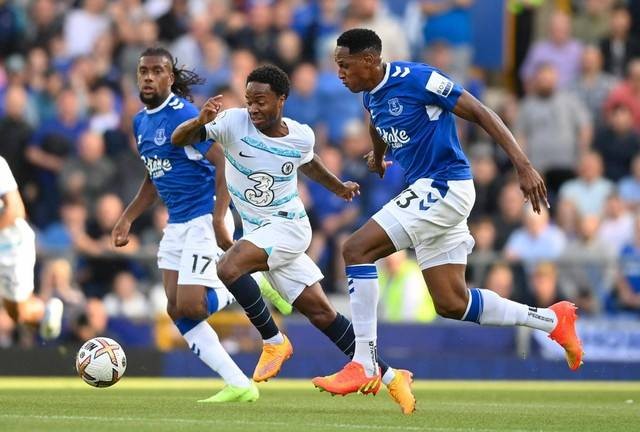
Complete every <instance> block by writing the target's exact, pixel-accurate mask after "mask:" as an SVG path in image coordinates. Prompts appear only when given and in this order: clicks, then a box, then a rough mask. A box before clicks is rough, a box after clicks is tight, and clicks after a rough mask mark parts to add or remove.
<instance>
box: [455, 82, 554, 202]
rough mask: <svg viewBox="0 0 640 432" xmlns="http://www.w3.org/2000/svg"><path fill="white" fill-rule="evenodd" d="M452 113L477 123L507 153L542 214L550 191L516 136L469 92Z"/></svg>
mask: <svg viewBox="0 0 640 432" xmlns="http://www.w3.org/2000/svg"><path fill="white" fill-rule="evenodd" d="M453 113H454V114H455V115H457V116H459V117H462V118H463V119H465V120H468V121H471V122H474V123H477V124H479V125H480V127H482V129H484V130H485V131H486V132H487V133H488V134H489V136H491V138H493V140H494V141H495V142H497V143H498V145H500V147H502V149H503V150H504V151H505V153H507V156H509V159H511V162H512V163H513V165H514V166H515V168H516V171H517V172H518V177H519V180H520V188H521V189H522V192H523V193H524V196H525V199H526V200H527V201H530V202H531V205H532V207H533V210H534V211H535V212H536V213H540V202H544V203H546V204H547V207H548V206H549V203H548V201H547V188H546V186H545V184H544V181H543V180H542V177H541V176H540V174H539V173H538V172H537V171H536V170H535V169H534V168H533V166H532V165H531V162H530V161H529V158H528V157H527V155H525V154H524V151H522V148H521V147H520V146H519V145H518V143H517V142H516V139H515V138H514V137H513V134H512V133H511V132H510V131H509V128H507V126H506V125H505V124H504V122H503V121H502V120H501V119H500V117H498V115H497V114H496V113H495V112H493V110H492V109H490V108H489V107H487V106H485V105H484V104H482V103H481V102H480V101H478V100H477V99H476V98H474V97H473V96H472V95H471V94H470V93H469V92H467V91H464V92H463V93H462V95H460V98H458V102H457V103H456V106H455V107H454V109H453Z"/></svg>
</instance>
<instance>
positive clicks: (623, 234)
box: [598, 193, 633, 254]
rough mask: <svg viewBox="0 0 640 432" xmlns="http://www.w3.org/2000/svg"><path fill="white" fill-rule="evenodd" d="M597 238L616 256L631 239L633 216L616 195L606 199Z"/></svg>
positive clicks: (613, 194)
mask: <svg viewBox="0 0 640 432" xmlns="http://www.w3.org/2000/svg"><path fill="white" fill-rule="evenodd" d="M598 238H599V239H600V240H601V241H602V242H604V243H606V244H607V245H608V246H609V247H611V249H612V250H613V251H614V252H615V253H616V254H618V253H620V251H621V250H622V248H623V247H624V246H625V245H626V244H627V243H629V241H631V239H632V238H633V216H632V214H631V212H630V211H628V210H627V209H626V208H625V205H624V201H622V199H621V198H620V195H618V194H616V193H612V194H611V195H609V197H608V198H607V202H606V204H605V207H604V217H603V219H602V223H601V224H600V229H599V230H598Z"/></svg>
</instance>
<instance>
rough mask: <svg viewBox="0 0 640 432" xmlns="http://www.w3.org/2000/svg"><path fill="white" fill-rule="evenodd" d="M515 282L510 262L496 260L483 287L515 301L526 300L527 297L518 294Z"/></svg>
mask: <svg viewBox="0 0 640 432" xmlns="http://www.w3.org/2000/svg"><path fill="white" fill-rule="evenodd" d="M515 282H516V281H515V276H514V274H513V270H511V267H510V266H509V264H508V263H506V262H504V261H496V262H494V263H493V264H492V265H491V268H489V271H488V272H487V276H486V278H485V280H484V281H483V283H482V287H483V288H485V289H488V290H491V291H493V292H495V293H496V294H498V295H499V296H500V297H502V298H506V299H509V300H514V301H525V299H523V298H522V296H521V295H519V294H518V289H517V287H516V283H515Z"/></svg>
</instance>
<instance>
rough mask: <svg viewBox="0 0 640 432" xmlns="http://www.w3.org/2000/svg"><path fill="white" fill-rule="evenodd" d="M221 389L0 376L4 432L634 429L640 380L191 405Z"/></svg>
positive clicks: (185, 382) (175, 382) (304, 391)
mask: <svg viewBox="0 0 640 432" xmlns="http://www.w3.org/2000/svg"><path fill="white" fill-rule="evenodd" d="M221 387H222V382H221V381H219V380H208V379H198V380H193V379H161V378H126V377H125V378H124V379H123V381H122V382H119V383H118V384H116V385H115V386H114V387H112V388H109V389H94V388H91V387H89V386H88V385H86V384H85V383H83V382H82V381H81V380H80V379H79V378H0V430H2V431H3V432H13V431H71V430H91V431H96V432H101V431H113V430H122V431H129V430H133V431H135V432H145V431H152V432H162V431H172V432H173V431H175V430H180V431H181V432H182V431H184V432H191V431H194V432H195V431H197V432H201V431H203V430H215V431H220V432H226V431H229V432H235V431H242V432H247V431H252V432H253V431H255V432H263V431H265V432H270V431H279V432H280V431H283V430H286V431H287V432H288V431H299V430H303V431H304V432H315V431H322V432H327V431H360V432H363V431H365V432H366V431H433V432H463V431H475V432H489V431H511V432H530V431H581V432H582V431H598V432H603V431H617V430H620V431H622V430H627V431H628V430H634V429H635V428H636V427H637V425H638V421H639V420H640V406H639V405H638V404H639V403H640V383H620V382H538V381H536V382H504V381H498V382H483V381H472V382H463V381H419V382H417V383H416V385H415V389H416V398H417V400H418V412H416V413H415V414H414V415H413V416H409V417H406V416H403V415H401V414H400V411H399V408H398V407H397V406H396V404H395V403H394V402H393V401H392V400H391V399H390V398H389V396H388V395H386V394H384V393H386V390H384V389H382V390H381V391H380V393H379V394H378V396H377V397H372V396H368V397H364V396H360V395H350V396H347V397H344V398H342V397H339V396H338V397H331V396H329V395H328V394H326V393H319V392H318V391H316V390H315V389H313V386H312V385H311V383H310V382H309V381H307V380H301V381H294V380H277V379H276V380H273V381H270V382H268V383H264V384H260V385H259V387H260V391H261V398H260V399H259V400H258V401H257V402H256V403H251V404H224V405H210V404H206V405H204V406H203V405H200V404H196V403H195V401H196V400H198V399H202V398H205V397H208V396H210V395H212V394H214V393H215V392H216V391H217V390H219V389H220V388H221ZM630 400H633V402H628V401H630Z"/></svg>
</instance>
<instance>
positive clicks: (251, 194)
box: [244, 172, 273, 207]
mask: <svg viewBox="0 0 640 432" xmlns="http://www.w3.org/2000/svg"><path fill="white" fill-rule="evenodd" d="M248 178H249V179H250V180H253V181H254V182H256V183H257V184H256V185H255V186H254V187H253V188H252V189H247V190H245V191H244V197H245V198H246V199H247V201H249V202H250V203H251V204H253V205H254V206H256V207H266V206H268V205H269V204H271V202H272V201H273V191H272V190H271V187H272V186H273V177H271V176H270V175H269V174H266V173H261V172H256V173H253V174H251V175H250V176H248Z"/></svg>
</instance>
